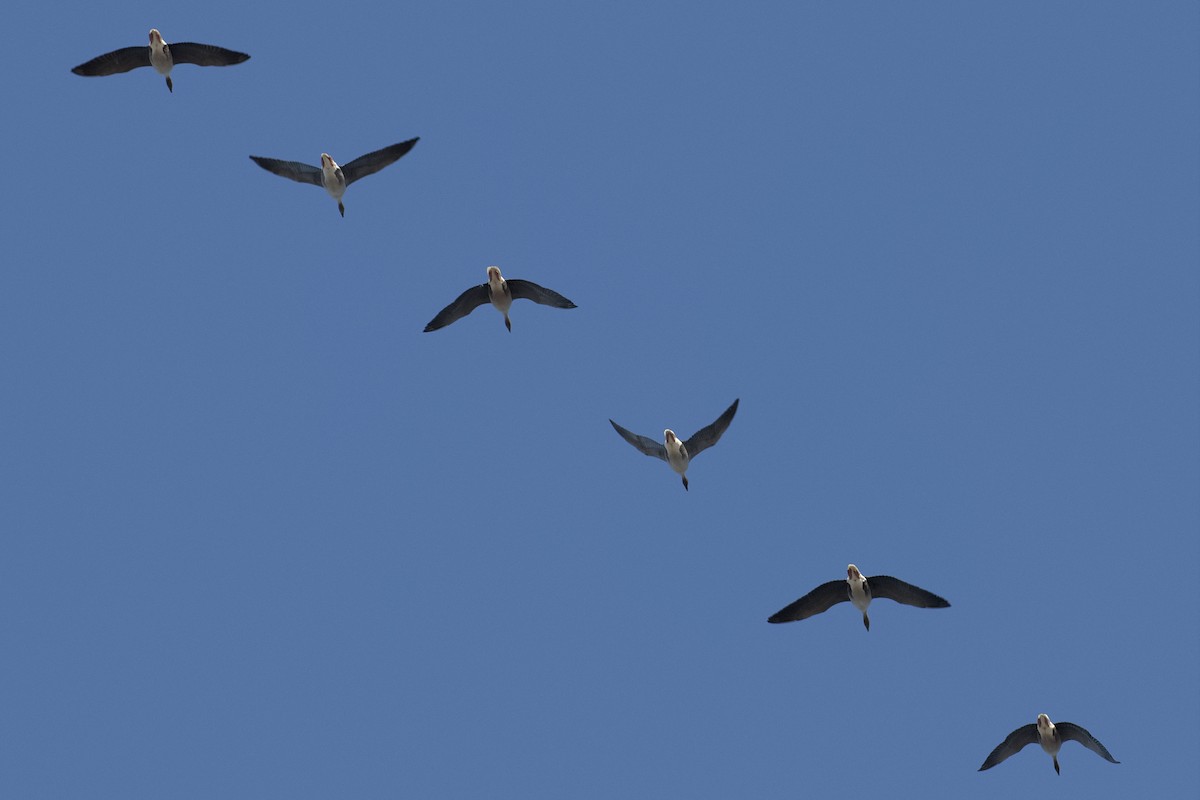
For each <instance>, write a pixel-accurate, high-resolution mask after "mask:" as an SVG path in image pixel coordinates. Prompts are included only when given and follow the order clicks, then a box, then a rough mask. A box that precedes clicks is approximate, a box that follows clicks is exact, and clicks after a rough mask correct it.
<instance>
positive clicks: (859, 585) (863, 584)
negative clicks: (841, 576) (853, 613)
mask: <svg viewBox="0 0 1200 800" xmlns="http://www.w3.org/2000/svg"><path fill="white" fill-rule="evenodd" d="M846 583H848V584H850V602H851V603H853V604H854V607H855V608H857V609H858V610H859V611H861V612H862V613H864V614H866V613H867V606H869V605H871V595H870V594H868V593H867V579H866V578H864V577H862V576H861V575H860V576H859V577H858V579H857V580H855V579H853V578H847V579H846Z"/></svg>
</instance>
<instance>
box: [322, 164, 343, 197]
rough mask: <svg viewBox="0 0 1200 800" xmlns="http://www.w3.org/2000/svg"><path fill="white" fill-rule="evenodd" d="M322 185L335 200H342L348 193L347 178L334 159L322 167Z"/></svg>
mask: <svg viewBox="0 0 1200 800" xmlns="http://www.w3.org/2000/svg"><path fill="white" fill-rule="evenodd" d="M321 183H322V184H323V185H324V186H325V191H327V192H329V196H330V197H332V198H333V199H334V200H341V199H342V195H344V194H345V193H346V176H345V175H343V174H342V168H341V167H339V166H338V164H337V162H336V161H334V160H333V159H332V158H331V159H329V163H328V164H322V165H321Z"/></svg>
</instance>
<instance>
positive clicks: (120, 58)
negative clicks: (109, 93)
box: [71, 45, 150, 77]
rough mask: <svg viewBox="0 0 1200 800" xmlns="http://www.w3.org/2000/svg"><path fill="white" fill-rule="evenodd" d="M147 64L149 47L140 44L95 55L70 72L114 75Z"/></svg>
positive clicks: (90, 75) (148, 62) (93, 75)
mask: <svg viewBox="0 0 1200 800" xmlns="http://www.w3.org/2000/svg"><path fill="white" fill-rule="evenodd" d="M148 66H150V48H149V47H148V46H146V45H141V46H140V47H122V48H121V49H120V50H113V51H112V52H111V53H105V54H104V55H102V56H96V57H95V58H93V59H92V60H91V61H87V62H85V63H83V64H80V65H79V66H78V67H74V68H72V69H71V72H74V73H75V74H76V75H86V76H88V77H96V76H98V75H116V74H117V73H119V72H129V70H131V69H137V68H138V67H148Z"/></svg>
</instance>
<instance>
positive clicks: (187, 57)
mask: <svg viewBox="0 0 1200 800" xmlns="http://www.w3.org/2000/svg"><path fill="white" fill-rule="evenodd" d="M167 47H169V48H170V50H171V60H172V61H174V62H175V63H176V64H195V65H196V66H198V67H228V66H231V65H233V64H240V63H242V62H243V61H245V60H246V59H248V58H249V57H250V56H249V55H248V54H246V53H239V52H238V51H236V50H226V49H225V48H224V47H217V46H216V45H211V44H196V43H195V42H175V43H174V44H169V45H167ZM146 63H147V64H149V63H150V57H149V55H147V57H146Z"/></svg>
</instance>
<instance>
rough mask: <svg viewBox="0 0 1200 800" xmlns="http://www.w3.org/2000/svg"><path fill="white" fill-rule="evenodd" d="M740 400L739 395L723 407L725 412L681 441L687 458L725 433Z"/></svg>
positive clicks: (692, 456) (700, 451) (709, 445)
mask: <svg viewBox="0 0 1200 800" xmlns="http://www.w3.org/2000/svg"><path fill="white" fill-rule="evenodd" d="M740 401H741V398H740V397H739V398H738V399H737V400H734V401H733V405H731V406H730V407H729V408H727V409H725V413H724V414H722V415H721V416H719V417H717V419H716V421H715V422H713V423H712V424H711V425H706V426H705V427H703V428H701V429H700V430H698V431H696V432H695V433H693V434H692V438H690V439H688V440H687V441H686V442H684V443H683V444H684V447H686V448H687V451H688V457H689V458H695V457H696V456H698V455H699V454H700V453H702V452H704V451H705V450H707V449H708V448H710V447H712V446H713V445H714V444H716V443H717V440H718V439H720V438H721V434H723V433H725V429H726V428H728V427H729V423H731V422H733V415H734V414H736V413H737V408H738V403H739V402H740Z"/></svg>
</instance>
